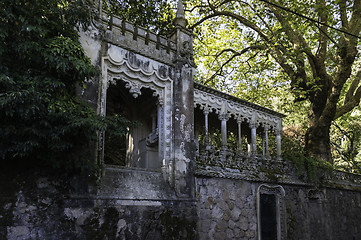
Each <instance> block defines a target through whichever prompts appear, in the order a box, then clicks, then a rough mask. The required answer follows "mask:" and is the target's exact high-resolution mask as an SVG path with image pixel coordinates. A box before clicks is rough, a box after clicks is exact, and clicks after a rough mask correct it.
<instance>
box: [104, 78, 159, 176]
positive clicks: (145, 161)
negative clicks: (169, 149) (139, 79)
mask: <svg viewBox="0 0 361 240" xmlns="http://www.w3.org/2000/svg"><path fill="white" fill-rule="evenodd" d="M126 85H127V84H126V83H125V82H123V81H117V83H116V84H111V85H110V86H109V88H108V92H107V106H106V112H107V115H108V116H112V115H121V116H124V117H125V118H127V119H128V120H130V121H132V122H134V123H135V126H134V127H132V128H131V129H128V130H129V132H128V133H127V134H126V136H124V137H114V136H110V134H109V133H106V134H105V149H104V163H105V164H111V165H120V166H126V167H136V168H146V169H159V168H160V162H159V154H158V153H159V151H158V127H157V98H156V97H155V96H154V91H152V90H151V89H149V88H142V89H141V90H140V91H141V94H139V95H138V96H137V97H136V98H134V97H133V96H132V95H131V94H130V93H129V90H128V89H127V88H126Z"/></svg>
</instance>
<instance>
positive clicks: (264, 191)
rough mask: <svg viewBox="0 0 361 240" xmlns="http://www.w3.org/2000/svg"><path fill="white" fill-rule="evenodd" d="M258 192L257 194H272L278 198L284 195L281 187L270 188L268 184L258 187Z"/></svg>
mask: <svg viewBox="0 0 361 240" xmlns="http://www.w3.org/2000/svg"><path fill="white" fill-rule="evenodd" d="M258 192H259V194H274V195H276V196H278V197H284V196H285V194H286V193H285V190H284V189H283V187H282V186H280V185H276V186H272V185H268V184H261V185H260V186H259V187H258Z"/></svg>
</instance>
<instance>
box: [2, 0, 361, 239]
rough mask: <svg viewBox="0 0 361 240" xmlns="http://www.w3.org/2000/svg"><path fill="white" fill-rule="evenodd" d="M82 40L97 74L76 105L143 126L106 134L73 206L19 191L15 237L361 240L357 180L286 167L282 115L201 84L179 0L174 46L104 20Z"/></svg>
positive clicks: (10, 230)
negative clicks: (90, 178) (95, 173)
mask: <svg viewBox="0 0 361 240" xmlns="http://www.w3.org/2000/svg"><path fill="white" fill-rule="evenodd" d="M99 9H101V7H100V8H99ZM80 35H81V43H82V46H83V47H84V50H85V52H86V54H87V55H88V56H89V58H90V59H91V61H92V63H93V64H94V65H95V66H97V67H98V69H99V72H100V74H99V77H96V78H94V79H89V80H88V82H87V87H86V88H85V89H80V90H79V95H80V96H81V97H82V98H83V99H85V100H87V101H88V103H89V104H90V105H91V106H93V107H94V108H95V109H96V110H97V111H98V113H99V114H100V115H103V116H105V115H115V114H120V115H122V116H124V117H126V118H127V119H129V120H131V121H134V122H136V125H135V127H133V128H131V129H129V132H128V134H127V135H126V136H124V137H122V138H120V137H119V138H112V137H110V136H109V135H108V134H107V133H106V132H102V133H100V134H99V141H98V142H97V144H96V154H95V159H94V161H96V162H97V164H98V165H99V167H100V172H99V177H98V179H97V181H96V183H88V184H89V185H88V191H87V192H81V193H77V192H72V193H70V194H67V195H65V196H66V197H64V194H55V193H54V192H56V191H55V190H54V191H50V190H48V189H52V188H51V186H52V184H51V183H49V182H47V180H46V179H39V180H38V181H37V187H38V188H39V189H40V190H41V189H44V191H43V192H41V191H40V190H39V191H38V192H39V193H38V194H39V199H41V198H44V199H50V200H51V199H53V198H59V199H62V201H63V202H62V204H58V205H50V204H49V206H48V210H47V211H45V212H44V213H42V214H44V215H41V214H40V213H38V215H36V214H35V213H31V214H35V215H31V214H30V213H29V212H27V210H26V209H28V208H29V206H35V209H37V210H34V211H40V207H38V205H37V204H39V202H42V201H40V200H39V201H38V202H36V201H34V202H31V201H30V200H26V199H27V198H26V197H24V196H25V195H24V194H25V193H23V192H19V193H18V195H17V200H16V201H17V204H18V205H16V206H18V207H17V208H16V209H15V210H14V211H13V212H12V213H11V214H12V215H13V216H15V217H14V218H15V219H18V220H15V221H14V222H13V223H12V224H10V225H5V226H6V229H7V230H6V234H7V235H6V236H7V237H8V239H147V240H150V239H154V240H158V239H159V240H161V239H164V240H168V239H215V240H223V239H247V240H248V239H252V240H256V239H258V240H261V239H262V240H266V239H272V240H280V239H284V240H286V239H300V240H305V239H317V240H326V239H327V240H336V239H337V240H341V239H350V240H361V178H360V176H358V175H353V174H349V173H343V172H334V173H332V174H328V173H325V174H324V176H323V181H322V183H320V182H318V183H312V182H308V181H305V180H303V179H302V178H300V177H299V174H297V172H296V168H295V166H294V165H293V163H291V162H289V161H288V160H287V159H283V158H282V149H281V136H282V118H283V117H284V115H282V114H280V113H277V112H275V111H273V110H270V109H267V108H264V107H262V106H259V105H256V104H253V103H250V102H247V101H244V100H242V99H239V98H236V97H233V96H231V95H228V94H225V93H223V92H220V91H218V90H215V89H212V88H209V87H206V86H203V85H201V84H198V83H195V82H194V73H195V69H196V65H195V63H194V61H193V34H192V32H191V31H190V30H189V29H187V20H186V19H185V17H184V9H183V4H182V1H179V3H178V9H177V14H176V18H175V28H174V30H173V32H172V33H171V34H170V36H167V37H164V36H160V35H157V34H154V33H152V32H149V31H147V30H146V29H143V28H141V27H138V26H135V25H133V24H131V23H129V22H127V21H124V20H122V19H119V18H117V17H116V16H111V17H110V16H108V15H107V14H106V13H104V12H102V11H99V19H98V20H97V21H94V24H93V25H92V26H90V27H89V28H88V29H86V30H84V31H83V32H81V33H80ZM46 192H52V193H53V196H48V195H47V194H46ZM40 195H41V197H40ZM45 196H46V197H47V198H45ZM50 200H48V201H50ZM3 202H4V204H3V205H2V208H4V209H5V207H6V206H8V205H6V201H5V200H4V201H3ZM44 202H45V200H44ZM20 204H22V205H20ZM44 204H46V203H44ZM21 206H23V208H21ZM39 206H40V205H39ZM24 209H25V210H24ZM49 209H53V210H54V211H50V210H49ZM49 211H50V212H49ZM26 214H29V216H32V217H29V216H28V215H26ZM26 216H28V217H26ZM40 216H41V217H40ZM49 218H51V219H53V221H50V223H49V224H46V223H47V222H46V220H45V219H49ZM19 219H22V220H19ZM24 219H25V220H24ZM26 219H27V220H26ZM0 221H1V217H0ZM55 222H56V223H55ZM46 232H47V233H48V235H46ZM0 236H1V235H0ZM44 236H45V237H44Z"/></svg>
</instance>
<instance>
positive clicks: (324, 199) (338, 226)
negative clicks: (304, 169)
mask: <svg viewBox="0 0 361 240" xmlns="http://www.w3.org/2000/svg"><path fill="white" fill-rule="evenodd" d="M196 184H197V200H198V201H197V213H198V217H199V220H198V224H197V231H198V234H199V238H200V239H258V237H257V236H258V233H257V203H256V200H257V188H258V186H259V185H260V183H257V182H249V181H244V180H240V179H238V180H237V179H226V178H216V177H213V178H208V177H201V176H198V177H197V180H196ZM271 185H272V184H271ZM281 186H282V187H283V188H284V189H285V197H284V198H283V203H284V205H283V211H284V212H283V214H284V217H283V218H281V224H283V227H285V228H286V229H287V236H281V239H288V240H304V239H310V240H313V239H314V240H338V239H352V240H353V239H355V240H361V224H360V223H361V192H360V191H354V190H346V189H342V188H341V187H340V186H339V188H338V189H334V188H329V187H320V186H318V187H316V186H315V185H313V184H310V185H308V186H299V185H292V184H281Z"/></svg>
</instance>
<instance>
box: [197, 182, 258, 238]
mask: <svg viewBox="0 0 361 240" xmlns="http://www.w3.org/2000/svg"><path fill="white" fill-rule="evenodd" d="M256 187H257V186H256V184H252V183H250V182H243V181H234V180H231V179H216V178H197V197H198V202H197V209H198V210H197V211H198V215H199V221H198V224H197V231H198V233H199V236H200V239H256V236H257V209H256V198H255V196H256V190H257V189H256Z"/></svg>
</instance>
